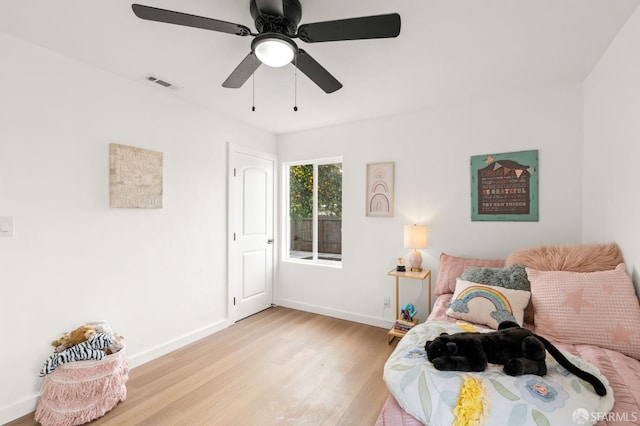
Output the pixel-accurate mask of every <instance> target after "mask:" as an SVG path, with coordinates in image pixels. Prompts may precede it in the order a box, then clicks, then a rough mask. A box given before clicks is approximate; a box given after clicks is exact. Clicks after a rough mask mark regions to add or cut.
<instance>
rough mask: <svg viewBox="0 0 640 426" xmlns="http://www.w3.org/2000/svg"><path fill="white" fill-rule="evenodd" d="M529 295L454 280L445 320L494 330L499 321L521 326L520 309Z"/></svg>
mask: <svg viewBox="0 0 640 426" xmlns="http://www.w3.org/2000/svg"><path fill="white" fill-rule="evenodd" d="M530 296H531V293H530V292H528V291H524V290H511V289H508V288H504V287H495V286H491V285H485V284H477V283H472V282H471V281H465V280H463V279H460V278H458V279H457V281H456V291H455V292H454V293H453V298H452V299H451V304H450V305H449V308H448V309H447V316H450V317H452V318H457V319H461V320H465V321H469V322H473V323H476V324H484V325H488V326H489V327H491V328H493V329H494V330H495V329H497V328H498V324H500V323H501V322H502V321H515V322H517V323H518V324H520V325H522V322H523V319H524V309H525V308H526V306H527V304H528V303H529V298H530Z"/></svg>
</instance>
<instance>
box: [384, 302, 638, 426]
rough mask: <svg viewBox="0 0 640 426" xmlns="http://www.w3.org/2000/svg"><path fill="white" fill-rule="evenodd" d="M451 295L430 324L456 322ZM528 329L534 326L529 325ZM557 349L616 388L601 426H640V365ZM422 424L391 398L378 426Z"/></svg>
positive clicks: (575, 348)
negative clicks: (582, 362)
mask: <svg viewBox="0 0 640 426" xmlns="http://www.w3.org/2000/svg"><path fill="white" fill-rule="evenodd" d="M451 296H452V295H451V294H443V295H442V296H440V297H438V298H437V299H436V302H435V304H434V307H433V310H432V312H431V314H430V315H429V318H427V321H430V320H431V321H435V320H438V321H450V322H455V321H457V320H455V319H453V318H449V317H447V316H446V315H445V312H446V310H447V306H448V304H449V302H450V300H451ZM526 326H527V327H528V328H533V326H529V325H526ZM554 343H555V344H556V345H557V346H558V348H560V349H563V350H566V351H568V352H570V353H572V354H574V355H577V356H579V357H581V358H583V359H584V360H586V361H588V362H590V363H591V364H593V365H595V366H596V367H598V369H600V371H601V372H602V373H603V374H604V375H605V376H606V377H607V379H608V380H609V384H610V385H611V387H612V388H613V392H614V397H615V404H614V406H613V409H612V411H611V412H610V413H608V414H607V416H606V417H605V419H603V420H602V421H600V422H598V426H614V425H615V426H622V425H640V361H638V360H636V359H634V358H631V357H628V356H626V355H623V354H621V353H619V352H616V351H612V350H609V349H604V348H600V347H598V346H591V345H569V344H563V343H559V342H554ZM420 424H421V423H420V422H419V421H418V420H416V419H415V418H414V417H412V416H411V415H410V414H408V413H407V412H405V411H404V410H403V409H402V408H401V407H400V405H398V403H397V402H396V400H395V399H394V398H393V396H391V395H389V397H388V398H387V401H386V402H385V404H384V406H383V407H382V410H381V412H380V415H379V416H378V419H377V421H376V426H417V425H420Z"/></svg>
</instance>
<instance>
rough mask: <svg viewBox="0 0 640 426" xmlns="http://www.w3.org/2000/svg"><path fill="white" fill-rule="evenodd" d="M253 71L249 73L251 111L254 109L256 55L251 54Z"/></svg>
mask: <svg viewBox="0 0 640 426" xmlns="http://www.w3.org/2000/svg"><path fill="white" fill-rule="evenodd" d="M253 65H254V66H253V69H254V71H253V73H251V96H252V99H251V111H255V110H256V71H255V69H256V67H255V65H256V55H253Z"/></svg>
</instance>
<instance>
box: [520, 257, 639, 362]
mask: <svg viewBox="0 0 640 426" xmlns="http://www.w3.org/2000/svg"><path fill="white" fill-rule="evenodd" d="M526 270H527V275H528V277H529V281H530V282H531V299H532V301H533V305H534V306H535V323H536V333H538V334H541V335H543V336H549V337H551V338H553V339H555V340H557V341H559V342H562V343H571V344H588V345H595V346H600V347H603V348H607V349H612V350H615V351H618V352H621V353H623V354H625V355H629V356H631V357H633V358H635V359H640V304H639V302H638V298H637V296H636V292H635V289H634V287H633V283H632V281H631V278H630V277H629V275H628V274H627V273H626V271H625V266H624V263H621V264H619V265H618V266H617V267H616V268H615V269H613V270H609V271H596V272H569V271H538V270H535V269H530V268H526Z"/></svg>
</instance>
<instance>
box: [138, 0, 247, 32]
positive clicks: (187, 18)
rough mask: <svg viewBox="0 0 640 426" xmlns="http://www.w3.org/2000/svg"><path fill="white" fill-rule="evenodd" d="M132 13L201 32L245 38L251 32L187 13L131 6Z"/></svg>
mask: <svg viewBox="0 0 640 426" xmlns="http://www.w3.org/2000/svg"><path fill="white" fill-rule="evenodd" d="M131 8H132V9H133V13H135V14H136V16H137V17H138V18H141V19H146V20H148V21H156V22H164V23H167V24H176V25H184V26H185V27H193V28H201V29H203V30H211V31H219V32H221V33H228V34H235V35H239V36H247V35H250V34H251V30H250V29H249V28H247V27H245V26H244V25H240V24H233V23H231V22H225V21H220V20H217V19H212V18H205V17H203V16H196V15H189V14H188V13H182V12H174V11H172V10H166V9H158V8H157V7H151V6H145V5H142V4H132V5H131Z"/></svg>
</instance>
